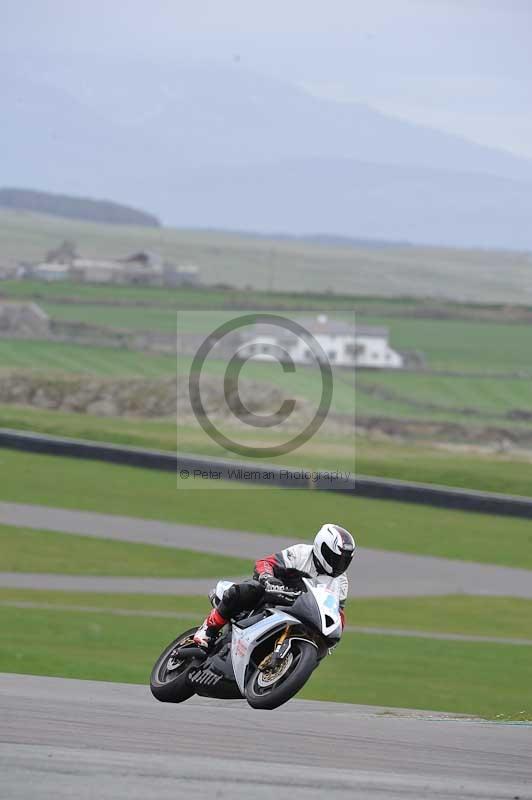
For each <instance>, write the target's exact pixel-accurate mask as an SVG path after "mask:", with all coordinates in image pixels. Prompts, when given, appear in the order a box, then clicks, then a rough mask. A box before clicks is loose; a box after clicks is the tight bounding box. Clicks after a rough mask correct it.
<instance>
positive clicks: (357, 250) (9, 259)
mask: <svg viewBox="0 0 532 800" xmlns="http://www.w3.org/2000/svg"><path fill="white" fill-rule="evenodd" d="M64 239H68V240H70V241H73V242H75V243H76V246H77V249H78V251H79V252H80V253H82V254H83V255H86V256H87V257H93V258H124V256H127V255H129V254H130V253H133V252H136V251H138V250H155V251H157V252H158V253H160V254H161V256H162V257H163V258H164V259H165V260H167V261H170V262H172V263H174V264H195V265H196V266H197V267H198V268H199V270H200V277H201V281H202V283H204V284H205V285H207V286H209V285H215V284H220V283H222V284H225V285H229V286H234V287H237V288H239V289H245V288H247V287H251V288H253V289H263V290H273V291H284V292H287V291H288V292H290V291H294V292H304V291H307V292H328V293H329V292H333V293H334V294H337V295H338V294H345V295H359V296H378V297H433V298H438V299H442V298H449V299H453V300H459V301H464V300H467V301H471V302H476V303H478V302H484V303H503V302H504V303H517V304H520V305H527V306H531V307H532V256H531V255H529V254H528V253H516V252H504V251H489V250H472V249H467V250H456V249H450V248H441V247H418V246H414V245H404V246H401V245H390V246H388V247H384V246H383V247H375V246H374V245H373V244H371V245H366V246H360V247H357V246H354V245H353V244H349V245H345V246H342V245H341V244H339V243H337V244H335V245H334V246H332V245H331V246H329V245H326V244H324V243H320V244H316V243H313V242H309V241H305V240H304V239H300V240H298V239H279V238H278V237H275V236H272V237H271V238H266V237H256V236H250V235H245V236H244V235H241V234H237V233H224V232H222V231H212V230H211V231H205V230H175V229H172V228H165V227H161V228H146V227H139V226H134V225H130V226H125V225H101V224H95V223H93V222H81V221H79V220H66V219H61V218H59V217H52V216H45V215H38V214H30V213H24V214H20V213H17V212H14V211H11V210H8V209H2V208H0V270H1V268H2V267H15V266H16V265H17V264H18V263H20V262H21V261H22V262H24V261H25V262H30V263H31V262H35V261H37V260H39V259H41V260H42V258H43V256H44V254H45V253H47V252H48V251H49V250H51V249H53V248H54V247H57V246H58V245H59V244H60V243H61V242H62V241H63V240H64ZM19 285H20V286H22V287H24V285H25V284H24V282H21V283H20V284H19ZM4 286H5V284H4V283H3V282H2V281H0V294H1V293H2V291H4ZM50 288H51V289H52V291H53V292H56V291H57V287H56V288H54V287H53V286H52V287H50ZM85 288H89V287H85ZM92 288H94V287H92ZM145 291H147V292H148V293H151V292H155V291H156V290H155V289H146V290H145ZM230 294H231V293H230V292H229V293H228V297H230ZM206 302H207V303H208V300H206ZM274 305H275V304H274Z"/></svg>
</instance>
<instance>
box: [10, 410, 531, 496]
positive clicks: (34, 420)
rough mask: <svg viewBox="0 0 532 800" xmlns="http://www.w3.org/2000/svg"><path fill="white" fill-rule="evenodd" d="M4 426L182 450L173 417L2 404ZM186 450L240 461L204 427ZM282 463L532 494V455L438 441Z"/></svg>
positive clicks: (256, 439)
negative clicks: (464, 447) (471, 448)
mask: <svg viewBox="0 0 532 800" xmlns="http://www.w3.org/2000/svg"><path fill="white" fill-rule="evenodd" d="M0 424H1V426H2V427H6V428H14V429H16V430H29V431H37V432H39V433H47V434H51V435H54V436H67V437H71V438H75V439H91V440H93V441H101V442H112V443H114V444H122V445H133V446H136V447H147V448H155V449H157V450H171V451H175V447H176V427H175V420H174V419H173V418H172V419H138V418H133V417H96V416H91V415H88V414H74V413H69V412H65V411H49V410H47V409H34V408H21V407H16V406H9V405H0ZM238 438H239V441H242V442H244V443H247V444H250V445H251V444H256V445H257V446H260V445H261V444H262V443H264V442H268V443H272V442H273V441H274V440H273V439H272V438H271V437H268V436H267V435H266V433H265V431H260V432H259V431H257V430H255V431H254V432H253V433H252V434H249V433H244V432H241V431H240V430H239V432H238ZM179 449H180V451H183V452H189V453H198V454H203V455H213V456H218V457H220V456H223V457H224V458H227V457H234V454H232V453H229V452H225V451H221V449H220V447H219V446H218V445H215V444H214V443H213V442H212V440H211V439H209V438H208V437H207V436H206V435H205V433H204V432H203V430H201V429H200V428H199V426H195V427H194V426H180V428H179ZM353 451H354V453H353ZM354 456H356V460H355V457H354ZM277 460H278V462H279V463H282V464H287V465H290V464H293V465H296V464H297V465H300V466H307V467H312V468H318V467H319V468H321V469H347V470H349V471H352V469H353V463H355V464H356V469H357V472H359V473H360V474H365V475H374V476H377V477H383V478H398V479H400V480H410V481H420V482H423V483H437V484H446V485H448V486H458V487H462V488H464V487H467V488H470V489H479V490H481V491H492V492H508V493H509V494H519V495H523V496H532V463H531V461H530V455H529V454H527V455H523V456H522V457H521V458H520V457H519V456H518V455H517V454H516V453H493V452H486V453H471V452H463V451H459V450H457V449H456V448H455V449H453V450H452V451H449V450H446V449H444V448H442V447H440V448H435V447H433V446H432V447H431V446H430V444H427V445H424V444H421V443H414V442H394V441H378V440H374V439H368V438H365V437H357V439H356V440H355V443H354V444H353V442H352V441H347V440H346V438H345V436H344V437H340V435H337V436H334V435H327V436H326V437H324V436H320V435H319V434H318V435H317V436H315V437H313V438H312V439H311V440H310V441H309V442H307V443H306V444H305V446H304V447H303V448H301V449H298V450H297V451H296V452H295V453H294V454H292V455H288V456H283V457H281V458H279V459H277Z"/></svg>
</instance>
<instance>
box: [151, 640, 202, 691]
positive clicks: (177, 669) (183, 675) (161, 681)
mask: <svg viewBox="0 0 532 800" xmlns="http://www.w3.org/2000/svg"><path fill="white" fill-rule="evenodd" d="M196 631H197V628H190V630H188V631H185V633H182V634H181V636H179V637H178V638H177V639H174V641H173V642H172V643H171V644H169V645H168V647H166V648H165V649H164V650H163V652H162V653H161V655H160V656H159V658H158V659H157V661H156V662H155V664H154V666H153V669H152V671H151V676H150V689H151V693H152V695H153V696H154V697H156V698H157V700H160V701H161V703H182V702H183V701H184V700H188V698H189V697H192V695H193V694H195V692H194V689H192V688H191V687H190V686H189V685H188V683H187V673H188V670H189V667H190V666H191V664H192V661H193V659H179V658H177V657H175V655H174V651H175V650H177V648H178V647H185V646H186V645H189V644H192V637H193V636H194V634H195V633H196Z"/></svg>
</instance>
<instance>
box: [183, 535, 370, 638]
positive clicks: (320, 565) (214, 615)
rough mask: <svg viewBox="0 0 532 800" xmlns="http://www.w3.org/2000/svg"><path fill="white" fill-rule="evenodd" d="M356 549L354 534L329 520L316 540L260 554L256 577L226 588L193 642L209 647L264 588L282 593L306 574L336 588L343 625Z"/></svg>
mask: <svg viewBox="0 0 532 800" xmlns="http://www.w3.org/2000/svg"><path fill="white" fill-rule="evenodd" d="M354 553H355V541H354V539H353V537H352V536H351V534H350V533H349V532H348V531H346V530H345V528H341V527H340V526H339V525H334V524H333V523H331V522H327V523H326V524H325V525H323V526H322V527H321V528H320V530H319V531H318V533H317V535H316V538H315V539H314V543H313V544H293V545H292V546H291V547H288V548H286V549H285V550H281V551H280V552H279V553H274V554H273V555H271V556H266V558H261V559H259V560H258V561H257V562H256V563H255V571H254V573H253V580H247V581H243V582H242V583H233V584H232V585H231V586H230V587H229V588H228V589H226V591H225V592H224V594H223V596H222V599H221V601H220V603H219V604H218V606H217V607H216V608H213V610H212V611H211V613H210V614H209V616H208V617H207V619H206V620H205V622H204V623H203V624H202V625H200V627H199V628H198V630H197V631H196V633H195V635H194V642H195V644H197V645H198V646H199V647H203V648H205V649H206V650H208V649H209V648H210V647H211V646H212V645H213V644H214V642H215V640H216V637H217V635H218V632H219V630H220V628H221V627H222V626H223V625H225V624H226V622H227V621H228V620H229V619H230V618H231V617H234V616H235V614H238V613H239V612H240V611H252V610H253V609H254V608H255V607H256V606H257V605H258V604H259V603H260V601H261V599H262V597H263V596H264V593H265V592H272V593H278V594H282V592H283V589H287V588H288V589H297V588H301V587H302V586H303V584H302V577H304V576H307V577H310V578H312V579H313V580H314V582H315V583H320V584H324V585H326V586H328V587H329V588H331V589H333V590H334V591H335V592H336V593H337V595H338V600H339V603H340V616H341V618H342V628H343V626H344V623H345V618H344V611H343V609H344V606H345V601H346V598H347V590H348V581H347V576H346V574H345V572H346V570H347V568H348V567H349V564H350V563H351V560H352V558H353V555H354Z"/></svg>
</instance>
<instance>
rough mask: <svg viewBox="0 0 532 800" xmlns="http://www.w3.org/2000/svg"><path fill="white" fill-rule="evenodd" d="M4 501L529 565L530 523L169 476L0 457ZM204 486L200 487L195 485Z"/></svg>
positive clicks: (4, 452)
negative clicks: (334, 527) (321, 531)
mask: <svg viewBox="0 0 532 800" xmlns="http://www.w3.org/2000/svg"><path fill="white" fill-rule="evenodd" d="M0 469H1V470H2V475H3V480H2V484H1V486H0V499H2V500H5V501H11V502H19V503H36V504H42V505H48V506H57V507H63V508H71V509H84V510H88V511H99V512H102V513H110V514H123V515H126V516H136V517H143V518H146V519H161V520H168V521H175V522H183V523H190V524H196V525H207V526H211V527H220V528H228V529H236V530H244V531H256V532H258V533H271V534H278V535H279V534H283V535H286V536H290V537H293V538H294V540H296V541H297V540H300V541H305V540H306V541H308V540H309V539H311V538H312V537H313V536H314V533H315V531H316V530H317V529H318V527H319V526H320V525H321V524H322V523H323V522H324V521H326V520H327V519H331V517H332V518H333V519H335V520H336V521H337V522H339V523H341V524H343V525H345V526H346V527H347V528H348V529H349V530H352V531H353V533H354V535H355V538H356V539H357V541H358V544H359V545H362V546H364V547H374V548H379V549H384V550H396V551H402V552H407V553H422V554H425V555H434V556H444V557H448V558H457V559H462V560H466V561H479V562H484V563H493V564H500V565H506V566H515V567H524V568H528V569H532V546H531V545H532V527H531V525H530V522H529V521H528V520H521V519H511V518H508V517H498V516H495V515H491V516H490V515H485V514H473V513H466V512H459V511H448V510H444V509H436V508H428V507H426V506H420V505H413V504H407V503H396V502H386V501H376V500H366V499H363V498H358V497H349V496H346V495H336V496H334V495H331V494H328V493H325V492H323V493H322V492H308V491H302V490H297V489H290V490H286V489H273V488H269V487H268V488H248V487H246V486H245V487H243V488H242V489H240V488H229V489H227V488H225V487H224V486H223V485H221V484H218V483H216V482H212V481H209V482H208V490H209V493H208V494H202V492H203V491H204V489H202V488H197V489H190V488H188V489H187V488H186V486H187V485H188V486H190V484H186V482H185V481H182V480H177V487H179V488H176V477H175V475H173V474H172V473H163V472H157V471H150V470H142V469H136V468H133V467H122V466H117V465H110V464H103V463H98V462H91V461H83V460H76V459H68V458H58V457H54V456H42V455H33V454H23V453H17V452H13V451H9V450H2V451H0ZM201 485H202V486H203V485H204V483H202V484H201Z"/></svg>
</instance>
